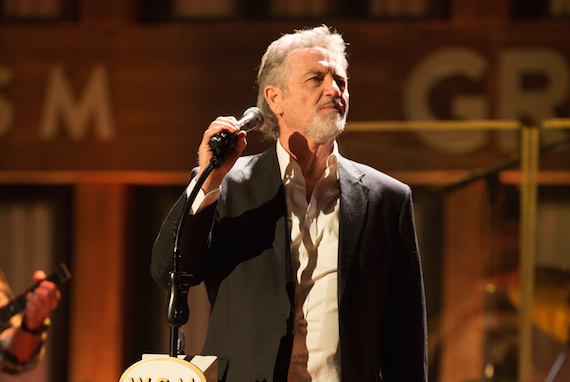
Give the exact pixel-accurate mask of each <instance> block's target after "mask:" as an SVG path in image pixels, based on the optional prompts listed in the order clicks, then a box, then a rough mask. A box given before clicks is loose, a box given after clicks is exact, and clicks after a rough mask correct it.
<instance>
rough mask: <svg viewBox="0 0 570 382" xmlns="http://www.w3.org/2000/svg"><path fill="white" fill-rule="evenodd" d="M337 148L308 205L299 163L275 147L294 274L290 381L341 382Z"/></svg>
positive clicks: (279, 145) (335, 147) (278, 144)
mask: <svg viewBox="0 0 570 382" xmlns="http://www.w3.org/2000/svg"><path fill="white" fill-rule="evenodd" d="M337 155H338V151H337V146H336V143H335V146H334V151H333V153H332V154H331V155H330V156H329V157H328V158H327V163H326V169H325V171H324V173H323V175H322V177H321V179H320V180H319V182H318V183H317V184H316V186H315V189H314V190H313V193H312V195H311V197H310V200H309V202H307V198H306V191H305V190H306V188H305V179H304V177H303V174H302V172H301V168H300V166H299V164H298V163H297V162H296V161H295V159H293V158H292V157H291V156H290V155H289V153H288V152H287V151H286V150H285V149H284V148H283V146H281V144H280V143H277V158H278V160H279V167H280V169H281V176H282V179H283V185H284V187H285V196H286V200H287V211H288V221H289V224H290V226H289V227H290V232H291V242H290V245H291V262H292V270H293V272H294V274H295V275H296V286H295V329H294V330H295V331H294V337H293V352H292V354H291V363H290V366H289V375H288V381H289V382H305V381H314V382H335V381H340V375H339V372H340V348H339V328H338V299H337V285H338V284H337V274H338V231H339V218H338V216H339V209H340V198H339V195H340V194H339V186H338V170H337Z"/></svg>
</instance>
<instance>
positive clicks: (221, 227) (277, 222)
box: [151, 147, 427, 382]
mask: <svg viewBox="0 0 570 382" xmlns="http://www.w3.org/2000/svg"><path fill="white" fill-rule="evenodd" d="M338 171H339V181H340V195H341V202H340V208H341V211H340V231H339V235H340V242H339V267H338V269H339V271H338V303H339V324H340V325H339V326H340V348H341V366H342V381H343V382H346V381H358V382H367V381H371V382H372V381H385V382H392V381H394V382H396V381H397V382H416V381H417V382H419V381H427V334H426V312H425V298H424V287H423V279H422V271H421V264H420V256H419V251H418V246H417V241H416V234H415V227H414V218H413V206H412V199H411V191H410V189H409V187H408V186H406V185H405V184H403V183H400V182H398V181H396V180H395V179H393V178H391V177H389V176H387V175H385V174H383V173H380V172H378V171H376V170H374V169H372V168H370V167H368V166H365V165H362V164H358V163H355V162H353V161H350V160H347V159H345V158H342V157H341V158H339V162H338ZM185 198H186V195H185V194H183V195H182V196H181V198H180V199H179V201H178V202H177V204H176V205H175V206H174V207H173V209H172V210H171V212H170V214H169V215H168V217H167V219H166V220H165V222H164V223H163V226H162V228H161V231H160V234H159V236H158V238H157V240H156V243H155V247H154V250H153V258H152V265H151V271H152V274H153V276H154V278H155V280H156V281H157V282H158V283H159V284H160V285H163V286H166V285H167V284H168V272H169V270H170V269H171V266H172V265H171V264H172V247H173V237H174V232H175V228H176V225H177V222H178V220H179V218H180V214H181V208H182V204H183V201H184V199H185ZM289 231H290V230H289V227H288V222H287V211H286V202H285V196H284V190H283V187H282V183H281V177H280V171H279V165H278V161H277V155H276V150H275V147H273V148H271V149H269V150H268V151H266V152H265V153H263V154H259V155H254V156H249V157H242V158H240V159H239V160H238V162H237V163H236V165H235V166H234V168H232V170H231V171H230V173H228V175H227V176H226V177H225V179H224V183H223V186H222V191H221V194H220V197H219V199H218V201H217V202H216V203H215V204H214V205H212V206H210V207H208V208H206V209H205V210H203V211H201V212H200V213H198V214H196V215H194V216H190V217H188V219H187V221H186V224H185V226H184V229H183V232H182V234H183V236H182V238H183V239H182V243H181V252H182V262H181V270H184V271H187V272H190V273H192V274H193V275H194V277H195V279H194V283H195V284H198V283H200V282H202V281H204V282H205V285H206V288H207V291H208V296H209V300H210V302H211V312H210V322H209V328H208V335H207V339H206V343H205V346H204V349H203V352H202V354H214V355H217V356H218V357H219V358H220V359H221V368H220V379H224V380H226V381H229V382H236V381H238V382H239V381H244V382H255V381H260V382H261V381H264V380H266V381H286V380H287V368H288V364H289V357H290V352H291V345H292V333H293V311H292V310H293V309H292V307H293V303H292V301H293V296H294V275H292V271H291V261H290V254H289ZM380 375H381V376H380Z"/></svg>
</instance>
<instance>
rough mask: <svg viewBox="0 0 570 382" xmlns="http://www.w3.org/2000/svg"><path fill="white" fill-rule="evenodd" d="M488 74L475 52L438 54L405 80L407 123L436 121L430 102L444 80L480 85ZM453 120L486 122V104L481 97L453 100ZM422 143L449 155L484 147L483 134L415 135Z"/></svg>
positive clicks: (458, 49)
mask: <svg viewBox="0 0 570 382" xmlns="http://www.w3.org/2000/svg"><path fill="white" fill-rule="evenodd" d="M486 71H487V64H486V61H485V59H484V58H483V57H482V56H481V55H480V54H479V53H477V52H475V51H473V50H471V49H467V48H462V47H454V48H446V49H442V50H439V51H437V52H435V53H433V54H432V55H430V56H429V57H427V58H426V59H424V60H422V61H421V62H420V63H419V64H418V66H417V67H416V68H415V69H414V71H413V72H412V73H411V75H410V78H409V79H408V82H407V85H406V90H405V99H404V112H405V113H406V118H408V119H410V120H435V119H437V118H436V116H435V115H434V114H433V112H432V110H431V108H430V104H429V100H430V96H431V93H432V92H433V90H434V88H435V87H436V86H437V85H438V84H439V83H441V82H442V81H443V80H445V79H448V78H451V77H453V76H462V77H465V78H467V79H469V80H470V81H482V80H483V77H484V75H485V72H486ZM451 108H452V110H451V113H452V115H453V116H455V117H457V118H462V119H484V118H487V113H488V110H487V104H486V101H485V99H484V97H483V96H482V95H481V96H472V95H471V96H468V95H462V96H456V97H455V98H454V99H453V101H452V103H451ZM416 133H417V134H418V136H419V137H420V138H421V140H422V141H423V142H424V143H425V144H426V145H428V146H429V147H432V148H434V149H437V150H439V151H442V152H445V153H449V154H464V153H468V152H471V151H474V150H477V149H479V148H481V147H482V146H484V145H485V144H486V143H487V134H485V133H484V132H483V131H445V132H444V131H433V130H431V131H418V132H416Z"/></svg>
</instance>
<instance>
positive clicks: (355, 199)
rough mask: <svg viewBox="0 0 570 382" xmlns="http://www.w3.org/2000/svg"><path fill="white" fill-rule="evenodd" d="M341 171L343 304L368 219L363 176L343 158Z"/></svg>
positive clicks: (340, 276)
mask: <svg viewBox="0 0 570 382" xmlns="http://www.w3.org/2000/svg"><path fill="white" fill-rule="evenodd" d="M338 172H339V183H340V185H339V187H340V216H339V220H340V228H339V254H338V264H339V272H338V273H339V274H338V300H339V303H340V300H341V298H342V294H343V292H344V289H345V286H346V282H347V280H348V275H349V273H350V266H351V264H352V258H353V257H354V253H355V251H356V245H357V243H358V238H359V237H360V231H361V230H362V226H363V223H364V219H365V214H366V209H367V204H368V188H367V187H366V186H365V185H364V184H362V182H361V179H362V177H363V176H364V173H363V172H361V171H360V170H358V169H357V168H356V167H354V165H353V164H352V163H351V162H350V161H349V160H347V159H345V158H343V157H339V161H338Z"/></svg>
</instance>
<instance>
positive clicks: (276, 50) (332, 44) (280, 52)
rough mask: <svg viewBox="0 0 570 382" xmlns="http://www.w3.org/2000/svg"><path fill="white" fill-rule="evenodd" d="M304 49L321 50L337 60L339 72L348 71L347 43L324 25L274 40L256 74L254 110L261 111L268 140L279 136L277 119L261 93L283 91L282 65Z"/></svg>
mask: <svg viewBox="0 0 570 382" xmlns="http://www.w3.org/2000/svg"><path fill="white" fill-rule="evenodd" d="M306 48H323V49H326V50H328V51H329V52H331V53H332V54H333V55H335V56H338V57H339V62H340V64H341V66H342V69H343V70H344V71H345V72H346V71H347V69H348V58H347V54H346V43H345V42H344V39H343V38H342V36H341V35H340V34H339V33H338V32H336V31H335V30H333V29H330V28H329V27H327V26H326V25H322V26H319V27H315V28H312V29H303V30H296V31H294V32H293V33H291V34H285V35H283V36H281V37H280V38H279V39H277V40H275V41H273V42H272V43H271V44H270V45H269V46H268V47H267V50H266V51H265V54H264V55H263V57H262V58H261V65H260V67H259V71H258V73H257V86H258V93H257V107H258V108H260V109H261V111H262V112H263V116H264V118H265V123H264V124H263V126H262V127H261V132H262V133H263V135H264V136H265V137H266V138H268V139H271V140H276V139H277V138H278V137H279V125H278V123H277V117H276V116H275V114H274V113H273V111H272V110H271V108H270V107H269V104H268V103H267V100H266V99H265V95H264V90H265V87H267V86H269V85H273V86H278V87H279V88H281V89H285V86H286V79H287V76H288V74H289V68H288V67H287V65H286V64H285V61H286V58H287V57H288V56H289V55H290V54H291V53H293V52H295V51H297V50H300V49H306Z"/></svg>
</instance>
